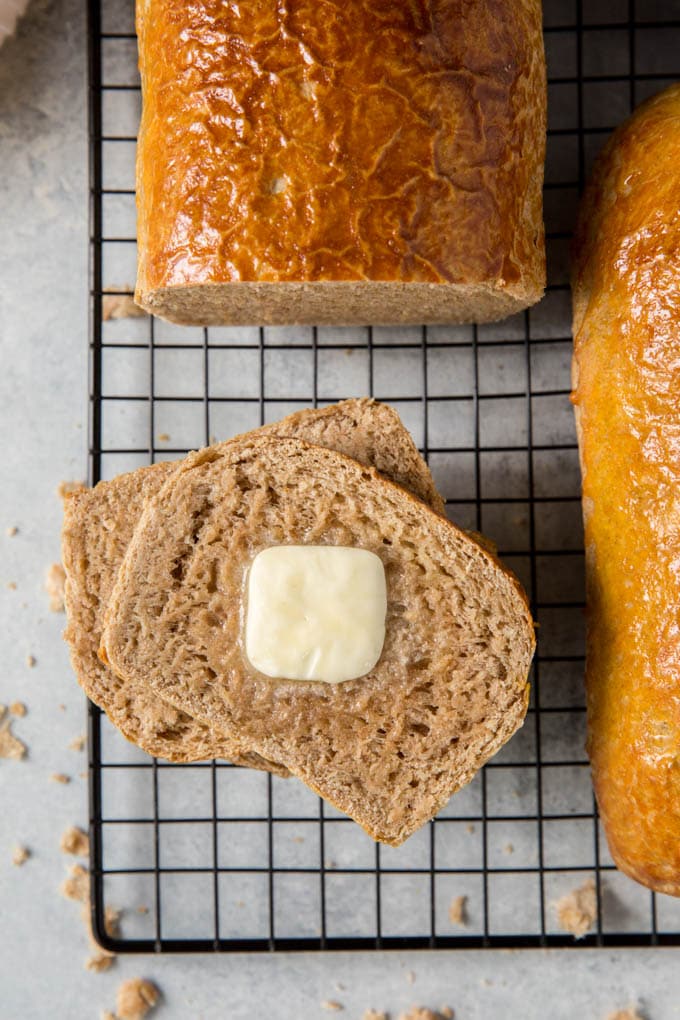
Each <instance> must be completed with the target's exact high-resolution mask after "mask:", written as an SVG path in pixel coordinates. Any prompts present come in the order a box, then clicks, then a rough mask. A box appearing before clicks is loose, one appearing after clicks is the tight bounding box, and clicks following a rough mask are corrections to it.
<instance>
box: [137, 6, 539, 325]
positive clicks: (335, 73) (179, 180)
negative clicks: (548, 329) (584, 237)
mask: <svg viewBox="0 0 680 1020" xmlns="http://www.w3.org/2000/svg"><path fill="white" fill-rule="evenodd" d="M247 12H248V13H247V16H243V15H242V13H241V9H240V6H239V5H238V4H225V3H223V2H222V0H196V2H194V3H191V4H187V3H186V2H185V0H145V2H144V3H138V4H137V34H138V39H139V56H140V70H141V78H142V95H143V105H142V119H141V124H140V130H139V141H138V149H137V153H138V156H137V202H138V241H139V245H138V251H139V264H138V277H137V289H136V296H137V300H138V301H139V302H140V303H141V304H142V305H143V307H145V308H147V309H148V310H149V311H153V312H154V313H156V314H159V315H162V316H165V317H167V318H170V319H172V320H173V321H176V322H184V323H192V324H213V323H224V322H226V323H256V324H261V323H263V322H269V323H280V322H284V323H285V322H300V323H302V322H304V323H325V322H337V323H357V322H359V323H366V322H373V323H397V322H419V323H422V322H461V321H469V322H470V321H477V322H485V321H489V320H492V319H497V318H500V317H502V316H504V315H507V314H510V313H512V312H513V311H518V310H519V309H521V308H524V307H526V306H527V305H530V304H533V303H534V302H535V301H537V300H538V299H539V298H540V296H541V294H542V292H543V287H544V284H545V251H544V231H543V221H542V181H543V163H544V156H545V126H546V81H545V59H544V53H543V37H542V33H541V4H540V0H493V2H490V0H466V2H465V3H461V0H436V2H434V0H428V2H424V3H384V2H382V3H375V2H373V0H352V2H347V3H326V4H322V3H316V2H309V0H296V2H295V3H290V4H272V3H270V4H250V5H248V6H247ZM197 54H200V59H198V58H197ZM187 68H190V69H191V73H187Z"/></svg>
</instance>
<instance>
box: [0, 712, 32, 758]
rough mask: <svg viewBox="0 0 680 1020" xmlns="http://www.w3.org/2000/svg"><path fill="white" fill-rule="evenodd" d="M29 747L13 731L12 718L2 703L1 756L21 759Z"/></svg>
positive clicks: (0, 726)
mask: <svg viewBox="0 0 680 1020" xmlns="http://www.w3.org/2000/svg"><path fill="white" fill-rule="evenodd" d="M27 751H28V748H27V747H26V745H25V744H24V743H23V741H21V740H19V738H18V737H15V736H14V734H13V733H12V720H11V718H10V717H9V716H8V715H7V709H6V707H5V706H4V705H0V758H11V759H13V760H14V761H20V760H21V759H22V758H25V757H26V753H27Z"/></svg>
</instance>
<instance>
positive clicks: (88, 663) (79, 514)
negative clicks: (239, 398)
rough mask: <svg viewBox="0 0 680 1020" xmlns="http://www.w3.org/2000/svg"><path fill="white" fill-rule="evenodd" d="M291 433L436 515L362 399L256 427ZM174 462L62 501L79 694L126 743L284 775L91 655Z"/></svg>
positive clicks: (397, 432)
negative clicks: (135, 539) (395, 486)
mask: <svg viewBox="0 0 680 1020" xmlns="http://www.w3.org/2000/svg"><path fill="white" fill-rule="evenodd" d="M260 431H261V432H262V433H263V434H266V433H268V432H270V433H272V434H276V435H282V436H286V435H299V436H302V437H304V438H305V439H307V440H308V441H309V442H313V443H317V444H319V445H321V446H330V447H332V448H334V449H338V450H341V451H343V452H345V453H347V454H348V455H349V456H352V457H354V458H355V459H356V460H358V461H360V462H361V463H363V464H368V465H374V466H375V467H377V468H378V469H379V470H380V471H382V472H383V473H384V474H385V475H387V476H388V477H389V478H391V479H393V480H394V481H396V482H397V483H399V484H400V485H403V486H405V487H406V488H408V489H409V490H410V491H411V492H413V493H415V495H417V496H418V497H419V498H420V499H423V500H425V501H426V502H427V503H429V505H430V506H432V508H433V509H434V510H436V511H437V512H443V507H444V504H443V502H442V499H441V497H440V496H439V494H438V493H437V490H436V489H435V486H434V482H433V480H432V475H431V474H430V472H429V469H428V467H427V465H426V464H425V462H424V460H423V459H422V457H421V456H420V454H419V453H418V450H417V448H416V446H415V444H414V442H413V440H412V438H411V436H410V435H409V433H408V431H407V430H406V429H405V428H404V426H403V425H402V423H401V421H400V419H399V416H398V415H397V413H396V412H395V411H394V410H393V409H392V408H391V407H388V406H387V405H385V404H379V403H376V402H375V401H372V400H368V399H360V400H346V401H342V402H341V403H338V404H333V405H331V406H330V407H327V408H322V409H318V410H304V411H299V412H297V413H296V414H293V415H290V416H289V417H288V418H285V419H284V420H283V421H281V422H277V423H276V424H274V425H270V426H266V427H265V428H264V429H262V430H260ZM176 469H177V462H165V463H161V464H156V465H153V466H151V467H146V468H140V469H139V470H137V471H134V472H130V473H129V474H125V475H120V476H118V477H117V478H115V479H113V481H110V482H100V483H99V485H97V486H95V487H94V488H93V489H85V490H81V491H78V492H75V493H73V494H72V495H71V496H70V497H69V498H68V499H67V501H66V506H65V516H64V528H63V536H62V555H63V562H64V566H65V569H66V608H67V613H68V626H67V629H66V634H65V636H66V639H67V641H68V642H69V644H70V646H71V660H72V663H73V667H74V669H75V672H76V675H77V677H78V680H79V682H80V684H81V686H82V687H83V689H84V691H85V693H86V694H87V696H88V697H89V698H90V699H91V700H92V701H94V702H95V703H96V704H97V705H99V706H100V707H101V708H102V709H104V711H105V712H106V713H107V715H108V716H109V718H110V719H111V721H112V722H113V723H114V724H115V725H116V726H117V727H118V728H119V729H120V730H121V732H122V733H123V734H124V735H125V736H126V737H127V738H128V739H129V740H131V741H133V742H134V743H136V744H138V745H139V746H140V747H141V748H143V749H144V750H146V751H148V752H149V754H153V755H155V756H157V757H161V758H166V759H168V760H170V761H178V762H179V761H184V762H188V761H195V760H201V759H206V758H213V757H219V758H227V759H229V760H231V761H233V762H236V763H237V764H245V765H250V766H252V767H255V768H262V767H267V768H270V769H271V770H272V771H278V772H280V773H282V774H287V770H286V769H285V768H279V767H278V766H276V765H275V764H274V763H272V762H264V761H263V760H262V759H261V758H260V757H259V756H258V755H256V754H254V753H248V752H243V753H241V752H240V749H239V744H238V741H237V740H236V739H234V738H233V737H230V739H222V738H221V737H220V735H219V733H218V732H215V731H214V730H213V729H212V728H211V727H210V726H208V725H206V724H204V723H202V722H200V721H198V720H197V719H194V718H192V717H191V716H190V715H188V714H187V713H186V712H184V711H182V710H181V709H178V708H175V707H173V705H171V704H170V703H169V702H167V701H166V700H164V699H163V698H160V697H158V695H157V694H155V693H154V692H153V691H150V690H149V689H148V687H147V685H146V683H145V682H144V679H143V678H142V679H141V680H139V681H133V682H130V683H126V684H124V683H121V681H120V680H119V678H118V677H117V676H116V675H115V674H114V673H113V672H112V671H111V670H110V669H108V668H107V667H106V666H105V665H104V664H103V663H102V662H101V661H100V660H99V658H98V657H97V649H98V647H99V642H100V639H101V631H102V618H103V613H104V610H105V608H106V605H107V603H108V599H109V595H110V593H111V590H112V588H113V585H114V582H115V579H116V576H117V574H118V569H119V567H120V564H121V563H122V561H123V557H124V555H125V552H126V550H127V547H128V545H129V543H130V540H131V538H132V535H133V533H134V530H135V527H136V525H137V523H138V521H139V518H140V516H141V513H142V510H143V508H144V505H145V503H146V501H147V500H148V499H149V498H150V497H151V496H153V495H155V494H156V493H157V492H158V490H159V489H160V487H161V486H162V485H163V483H164V482H165V481H167V479H168V478H169V477H170V475H171V474H172V473H173V472H174V471H175V470H176Z"/></svg>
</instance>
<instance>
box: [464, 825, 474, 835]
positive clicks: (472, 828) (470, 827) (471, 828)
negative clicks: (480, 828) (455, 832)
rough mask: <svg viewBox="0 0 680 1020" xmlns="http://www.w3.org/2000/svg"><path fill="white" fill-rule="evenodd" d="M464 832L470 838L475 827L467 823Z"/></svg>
mask: <svg viewBox="0 0 680 1020" xmlns="http://www.w3.org/2000/svg"><path fill="white" fill-rule="evenodd" d="M465 831H466V832H467V833H468V835H470V836H471V835H472V833H473V832H475V827H474V825H473V824H472V822H468V824H467V825H466V826H465Z"/></svg>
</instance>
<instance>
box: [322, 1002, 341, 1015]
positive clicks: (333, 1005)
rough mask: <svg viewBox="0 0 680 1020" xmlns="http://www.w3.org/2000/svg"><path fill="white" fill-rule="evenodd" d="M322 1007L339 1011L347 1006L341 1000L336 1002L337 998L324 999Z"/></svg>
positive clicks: (331, 1010) (330, 1010)
mask: <svg viewBox="0 0 680 1020" xmlns="http://www.w3.org/2000/svg"><path fill="white" fill-rule="evenodd" d="M321 1008H322V1009H326V1010H328V1011H329V1012H330V1013H339V1012H340V1010H343V1009H344V1008H345V1007H344V1006H343V1004H342V1003H341V1002H336V1000H335V999H324V1000H323V1002H322V1003H321Z"/></svg>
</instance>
